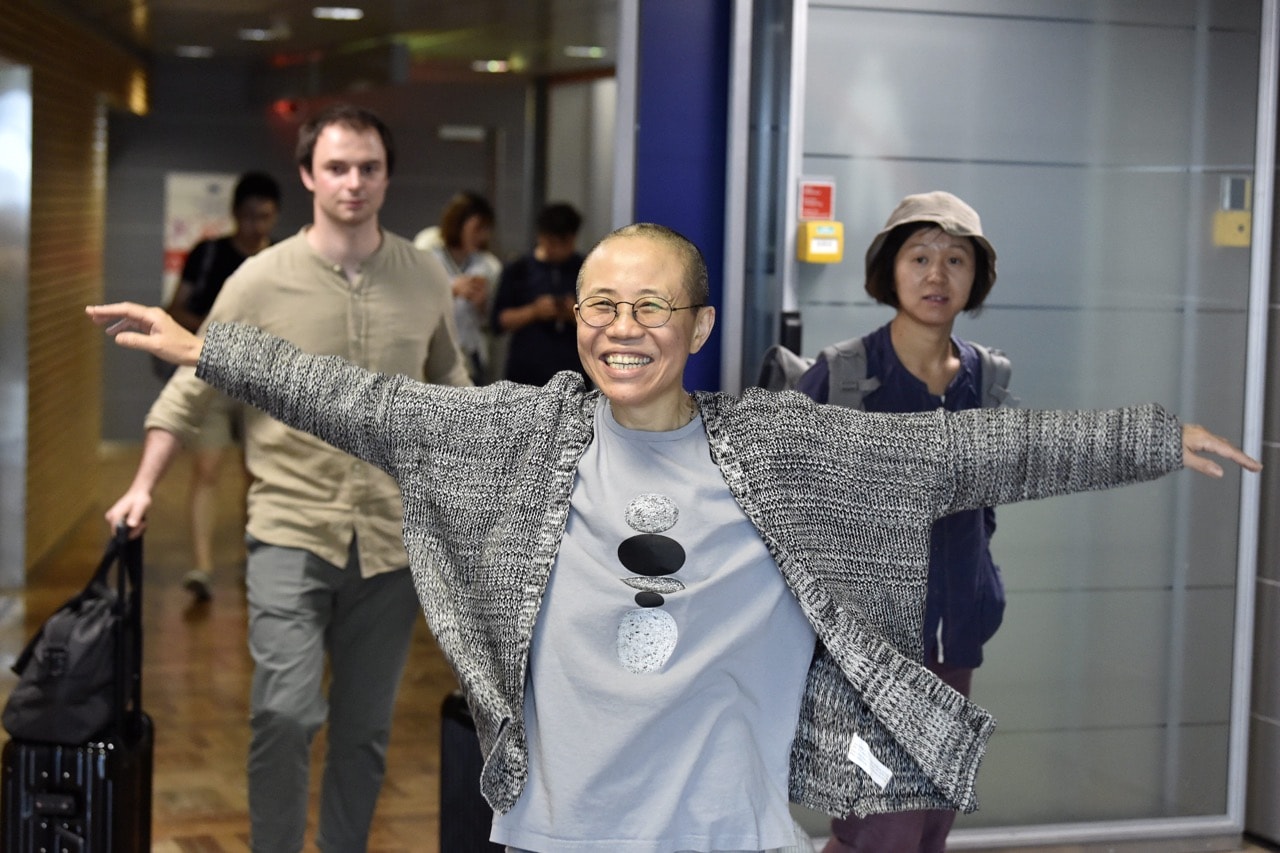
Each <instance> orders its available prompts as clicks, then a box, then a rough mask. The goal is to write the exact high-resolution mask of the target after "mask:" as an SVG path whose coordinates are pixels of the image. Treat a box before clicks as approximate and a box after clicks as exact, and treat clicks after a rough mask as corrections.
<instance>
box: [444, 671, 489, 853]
mask: <svg viewBox="0 0 1280 853" xmlns="http://www.w3.org/2000/svg"><path fill="white" fill-rule="evenodd" d="M483 766H484V757H483V756H482V755H481V754H480V740H479V739H478V738H477V737H476V724H475V721H474V720H472V719H471V710H470V709H469V708H468V707H467V700H466V697H465V696H464V695H463V694H462V691H461V690H455V691H454V692H452V693H450V694H449V695H448V696H446V697H444V703H443V705H442V706H441V708H440V853H489V851H496V853H501V851H502V850H503V849H504V848H503V846H502V845H501V844H493V843H492V842H490V841H489V830H490V829H491V828H492V825H493V809H491V808H489V804H488V803H487V802H485V799H484V797H483V796H482V795H481V794H480V769H481V768H482V767H483Z"/></svg>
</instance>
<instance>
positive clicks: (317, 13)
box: [311, 6, 364, 21]
mask: <svg viewBox="0 0 1280 853" xmlns="http://www.w3.org/2000/svg"><path fill="white" fill-rule="evenodd" d="M311 15H312V17H315V18H319V19H321V20H323V21H358V20H360V19H361V18H363V17H364V9H357V8H355V7H353V6H316V7H315V8H314V9H312V10H311Z"/></svg>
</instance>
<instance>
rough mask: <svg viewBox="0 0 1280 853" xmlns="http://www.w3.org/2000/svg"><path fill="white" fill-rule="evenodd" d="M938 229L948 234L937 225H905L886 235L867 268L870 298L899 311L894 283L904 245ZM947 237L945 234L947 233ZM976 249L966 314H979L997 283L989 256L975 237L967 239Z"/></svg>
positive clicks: (867, 287) (915, 223)
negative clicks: (916, 236) (969, 312)
mask: <svg viewBox="0 0 1280 853" xmlns="http://www.w3.org/2000/svg"><path fill="white" fill-rule="evenodd" d="M931 228H936V229H938V230H939V231H944V229H943V228H942V226H941V225H939V224H938V223H936V222H904V223H903V224H902V225H899V226H898V227H897V228H894V229H893V230H892V231H890V232H889V233H888V234H887V235H885V239H884V244H883V245H882V246H881V248H880V251H879V252H878V253H877V254H876V256H875V257H874V258H873V259H872V260H871V262H870V263H868V264H867V281H866V285H865V286H866V289H867V294H868V295H870V296H871V298H872V299H874V300H875V301H876V302H879V303H881V304H882V305H888V306H890V307H891V308H897V307H898V305H899V302H898V288H897V286H896V285H895V283H894V278H893V267H894V264H895V263H896V262H897V260H898V252H899V250H901V249H902V245H903V244H904V243H906V242H907V238H909V237H910V236H911V235H913V234H918V233H919V232H921V231H928V230H929V229H931ZM944 233H945V231H944ZM965 239H967V240H968V241H969V244H970V245H971V246H973V261H974V265H973V288H972V289H971V290H970V291H969V300H968V301H967V302H965V304H964V310H965V311H977V310H978V309H979V308H981V307H982V303H983V302H985V301H986V299H987V294H988V293H990V292H991V286H992V285H993V284H994V283H995V281H994V280H993V278H992V277H991V274H990V266H991V260H990V258H988V257H987V252H986V250H985V249H984V248H982V246H981V245H980V244H979V243H978V241H977V240H975V239H973V238H972V237H966V238H965Z"/></svg>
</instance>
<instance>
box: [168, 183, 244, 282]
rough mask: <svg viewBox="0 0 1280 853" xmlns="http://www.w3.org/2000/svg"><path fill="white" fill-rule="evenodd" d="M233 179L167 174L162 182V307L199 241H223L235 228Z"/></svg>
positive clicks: (234, 184)
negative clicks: (232, 216) (214, 238)
mask: <svg viewBox="0 0 1280 853" xmlns="http://www.w3.org/2000/svg"><path fill="white" fill-rule="evenodd" d="M236 177H237V176H236V175H234V174H222V173H219V172H170V173H169V174H167V175H165V179H164V281H163V283H162V288H161V292H160V298H161V302H160V304H161V305H168V304H169V300H170V299H171V298H172V297H173V292H174V291H175V290H176V289H177V287H178V279H179V278H180V277H181V276H182V264H183V263H184V262H185V261H186V259H187V253H188V252H190V251H191V247H192V246H194V245H195V244H196V243H199V242H200V241H201V240H207V239H210V238H213V237H222V236H224V235H226V234H230V233H231V231H232V230H233V229H234V228H235V222H234V221H233V220H232V218H231V194H232V192H234V191H235V186H236Z"/></svg>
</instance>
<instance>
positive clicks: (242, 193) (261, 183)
mask: <svg viewBox="0 0 1280 853" xmlns="http://www.w3.org/2000/svg"><path fill="white" fill-rule="evenodd" d="M251 198H260V199H263V200H264V201H274V202H275V203H276V207H279V206H280V185H279V184H278V183H276V179H275V178H273V177H271V176H270V175H268V174H267V173H266V172H245V173H244V174H243V175H241V176H240V180H238V181H236V188H235V191H234V192H233V193H232V194H231V209H232V211H236V210H239V209H240V205H242V204H244V203H245V202H246V201H248V200H249V199H251Z"/></svg>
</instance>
